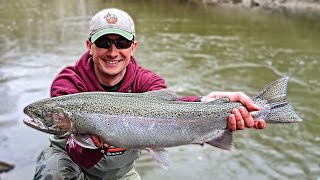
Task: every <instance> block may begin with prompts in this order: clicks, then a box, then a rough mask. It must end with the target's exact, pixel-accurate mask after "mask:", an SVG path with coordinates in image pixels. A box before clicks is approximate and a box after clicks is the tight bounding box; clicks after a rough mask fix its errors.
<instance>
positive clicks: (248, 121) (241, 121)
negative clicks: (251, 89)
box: [201, 92, 266, 131]
mask: <svg viewBox="0 0 320 180" xmlns="http://www.w3.org/2000/svg"><path fill="white" fill-rule="evenodd" d="M222 97H228V98H229V99H230V101H231V102H240V103H242V104H243V106H240V107H239V108H235V109H233V110H232V111H231V113H232V114H230V116H229V118H228V127H227V128H228V129H229V130H231V131H235V130H242V129H244V128H245V127H247V128H252V127H254V128H256V129H264V128H265V127H266V122H265V121H264V120H263V119H256V120H253V117H252V116H251V115H250V113H249V112H251V111H259V110H260V108H259V107H258V106H257V105H255V104H254V102H253V100H252V99H251V98H250V97H249V96H247V95H245V94H244V93H242V92H212V93H210V94H208V95H207V96H204V97H202V99H201V102H210V101H214V100H216V99H219V98H222Z"/></svg>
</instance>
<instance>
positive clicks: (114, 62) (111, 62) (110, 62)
mask: <svg viewBox="0 0 320 180" xmlns="http://www.w3.org/2000/svg"><path fill="white" fill-rule="evenodd" d="M106 62H107V63H109V64H117V63H118V62H120V61H106Z"/></svg>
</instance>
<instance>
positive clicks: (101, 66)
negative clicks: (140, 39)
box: [87, 34, 137, 79]
mask: <svg viewBox="0 0 320 180" xmlns="http://www.w3.org/2000/svg"><path fill="white" fill-rule="evenodd" d="M121 39H123V37H122V36H120V35H117V34H108V35H104V36H102V37H100V38H99V39H97V40H96V41H95V43H91V42H90V41H87V47H88V50H89V53H90V54H91V55H92V58H93V62H94V65H95V73H96V75H97V76H98V79H99V76H102V77H113V78H114V77H116V76H122V77H123V76H124V74H125V69H126V67H127V66H128V64H129V62H130V57H131V56H132V55H133V53H134V52H135V49H136V46H137V43H136V42H133V43H132V45H131V46H130V47H128V48H125V49H118V48H117V47H116V45H115V44H114V43H112V44H111V47H109V48H102V47H98V46H101V45H100V44H102V45H106V44H108V43H106V42H110V40H113V41H114V40H121ZM120 42H121V41H120ZM118 43H119V42H118ZM109 44H110V43H109ZM122 77H121V78H122Z"/></svg>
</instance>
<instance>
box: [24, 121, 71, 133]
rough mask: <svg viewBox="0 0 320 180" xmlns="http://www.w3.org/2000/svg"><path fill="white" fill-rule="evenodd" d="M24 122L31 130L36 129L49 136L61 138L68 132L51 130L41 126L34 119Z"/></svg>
mask: <svg viewBox="0 0 320 180" xmlns="http://www.w3.org/2000/svg"><path fill="white" fill-rule="evenodd" d="M23 122H24V124H26V125H27V126H29V127H31V128H34V129H37V130H39V131H42V132H45V133H49V134H54V135H59V136H61V135H64V134H66V133H67V132H63V131H57V130H55V129H51V128H48V127H45V126H43V125H41V124H39V123H38V122H37V121H35V120H34V119H24V120H23Z"/></svg>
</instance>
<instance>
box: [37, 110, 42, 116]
mask: <svg viewBox="0 0 320 180" xmlns="http://www.w3.org/2000/svg"><path fill="white" fill-rule="evenodd" d="M35 115H36V116H37V117H42V116H43V113H42V111H41V110H37V111H36V112H35Z"/></svg>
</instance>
